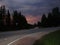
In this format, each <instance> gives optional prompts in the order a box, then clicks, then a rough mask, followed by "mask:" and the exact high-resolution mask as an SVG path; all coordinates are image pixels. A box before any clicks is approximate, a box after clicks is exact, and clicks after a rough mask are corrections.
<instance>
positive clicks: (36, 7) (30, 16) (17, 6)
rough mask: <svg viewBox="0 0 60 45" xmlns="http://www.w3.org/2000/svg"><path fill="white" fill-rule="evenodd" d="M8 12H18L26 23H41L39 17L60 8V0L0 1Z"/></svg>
mask: <svg viewBox="0 0 60 45" xmlns="http://www.w3.org/2000/svg"><path fill="white" fill-rule="evenodd" d="M1 5H5V6H6V8H7V9H10V11H13V10H18V11H21V12H22V14H23V15H24V16H25V17H26V19H27V21H28V23H30V24H34V23H37V21H41V16H42V15H43V14H47V13H48V12H51V10H52V8H54V7H59V8H60V0H0V6H1Z"/></svg>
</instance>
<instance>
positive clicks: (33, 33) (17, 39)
mask: <svg viewBox="0 0 60 45" xmlns="http://www.w3.org/2000/svg"><path fill="white" fill-rule="evenodd" d="M38 33H45V34H47V33H48V32H38ZM38 33H33V34H38ZM33 34H28V35H25V36H22V37H20V38H18V39H16V40H14V41H12V42H10V43H9V44H7V45H11V44H13V43H14V42H16V41H18V40H20V39H23V38H25V37H28V36H31V35H33Z"/></svg>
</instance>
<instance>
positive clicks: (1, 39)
mask: <svg viewBox="0 0 60 45" xmlns="http://www.w3.org/2000/svg"><path fill="white" fill-rule="evenodd" d="M56 30H60V27H53V28H40V29H39V28H35V29H29V30H21V31H10V32H0V45H10V44H11V43H12V42H13V41H15V40H17V39H20V38H23V37H24V36H29V35H37V33H41V34H40V35H42V34H46V33H49V32H52V31H56Z"/></svg>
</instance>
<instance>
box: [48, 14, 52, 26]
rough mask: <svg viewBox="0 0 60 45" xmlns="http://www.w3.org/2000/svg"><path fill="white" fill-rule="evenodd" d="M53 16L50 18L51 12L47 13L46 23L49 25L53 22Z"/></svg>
mask: <svg viewBox="0 0 60 45" xmlns="http://www.w3.org/2000/svg"><path fill="white" fill-rule="evenodd" d="M52 23H53V18H52V14H51V13H48V18H47V25H48V26H49V27H51V26H52V25H53V24H52Z"/></svg>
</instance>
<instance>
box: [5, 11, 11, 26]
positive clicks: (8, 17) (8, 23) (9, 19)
mask: <svg viewBox="0 0 60 45" xmlns="http://www.w3.org/2000/svg"><path fill="white" fill-rule="evenodd" d="M6 17H7V18H6V24H7V26H10V25H11V18H10V12H9V10H8V11H7V16H6Z"/></svg>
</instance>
